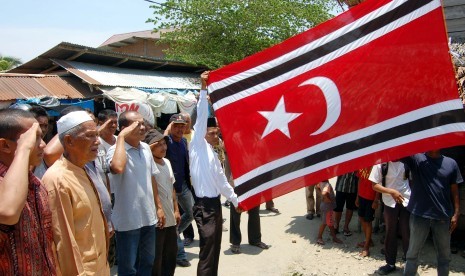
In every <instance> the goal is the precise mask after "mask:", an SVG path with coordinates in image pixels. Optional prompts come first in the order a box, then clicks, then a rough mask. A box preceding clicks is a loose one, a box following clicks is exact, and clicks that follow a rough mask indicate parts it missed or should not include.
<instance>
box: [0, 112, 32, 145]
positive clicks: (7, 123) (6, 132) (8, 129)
mask: <svg viewBox="0 0 465 276" xmlns="http://www.w3.org/2000/svg"><path fill="white" fill-rule="evenodd" d="M0 118H2V119H1V120H0V138H5V139H9V140H13V141H16V140H18V138H19V134H20V133H21V132H23V131H24V129H23V127H22V126H21V120H22V119H34V115H32V113H31V112H29V111H26V110H21V109H2V110H0Z"/></svg>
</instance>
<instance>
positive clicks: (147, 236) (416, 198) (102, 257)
mask: <svg viewBox="0 0 465 276" xmlns="http://www.w3.org/2000/svg"><path fill="white" fill-rule="evenodd" d="M208 75H209V72H204V73H203V74H202V75H201V82H202V88H201V91H200V96H199V99H198V104H197V111H196V116H197V118H196V122H195V125H194V127H193V130H192V129H191V127H190V120H191V118H190V116H189V115H188V114H175V115H173V116H172V117H171V119H170V124H169V126H168V127H167V129H166V130H165V132H164V133H163V134H162V133H161V132H160V131H158V130H157V129H152V127H151V126H149V125H148V124H147V123H146V121H145V120H144V118H143V117H142V115H141V114H139V113H138V112H136V111H127V112H124V113H122V114H120V115H119V116H117V114H116V112H114V111H112V110H103V111H101V112H100V113H99V114H98V116H97V118H95V117H94V116H93V114H92V113H91V112H88V111H85V110H82V109H80V108H77V107H70V108H66V109H65V110H63V111H62V112H61V118H60V119H59V120H58V121H57V126H56V127H57V134H56V135H55V137H53V138H52V139H51V140H50V141H49V143H48V144H47V145H46V144H45V143H44V141H43V137H44V135H45V134H46V133H47V131H48V129H49V127H48V118H47V113H46V112H45V111H44V110H42V109H41V108H38V107H35V108H32V109H30V110H22V109H4V110H0V118H2V119H1V120H0V275H109V274H110V265H112V264H113V263H114V262H115V259H116V260H117V263H118V275H174V273H175V269H176V266H177V265H179V266H190V263H189V261H188V260H187V258H186V253H185V251H184V246H185V245H188V244H189V243H190V242H191V241H192V236H191V235H190V234H189V233H188V231H189V227H190V225H191V222H193V221H195V222H196V224H197V229H198V234H199V240H200V244H199V246H200V252H199V263H198V267H197V274H198V275H217V274H218V264H219V256H220V246H221V239H222V232H223V231H222V230H223V228H222V227H223V216H222V212H221V201H220V196H221V195H223V196H224V197H226V199H227V200H228V202H230V204H232V206H231V213H230V223H231V224H230V228H231V231H230V242H231V244H232V246H231V251H232V253H235V254H238V253H240V244H241V241H242V236H241V232H240V227H239V226H240V217H241V212H242V211H243V210H242V209H241V208H240V207H238V198H237V195H236V194H235V193H234V189H233V187H234V182H233V180H232V177H231V173H230V169H229V162H228V160H227V154H226V153H225V152H224V148H222V146H221V145H222V143H221V141H220V139H219V138H218V136H219V133H218V128H217V126H216V121H215V119H214V118H209V107H208V105H209V103H208V101H209V99H208V95H207V90H206V83H207V80H208ZM118 127H119V133H118V134H117V135H116V132H117V128H118ZM407 172H409V173H410V176H411V177H409V175H407ZM410 178H412V179H413V181H410ZM461 182H463V181H462V177H461V174H460V170H459V168H458V165H457V163H456V162H455V161H454V160H452V159H451V158H448V157H445V156H443V155H441V154H440V153H439V151H438V150H435V151H430V152H427V153H425V154H417V155H414V156H411V157H408V158H404V159H402V160H398V161H395V162H394V161H393V162H388V163H387V164H380V165H376V166H374V167H373V168H369V169H363V170H359V171H357V172H354V173H349V174H346V175H343V176H340V177H339V178H338V181H337V184H336V188H335V190H336V194H335V196H334V192H333V191H332V188H331V187H329V186H328V185H321V189H323V190H324V192H323V197H322V198H323V199H321V201H322V204H323V205H322V210H325V212H328V211H330V212H329V213H325V215H324V216H323V217H324V221H325V223H328V225H329V226H331V229H332V234H333V235H334V237H335V235H336V234H337V233H338V232H339V228H340V227H339V224H340V222H341V217H342V211H343V207H344V205H345V206H346V219H345V224H344V226H343V228H342V231H343V234H344V235H345V236H350V235H351V234H352V233H351V231H350V229H349V223H350V219H351V217H352V214H353V211H354V210H355V209H357V207H358V212H359V217H360V218H361V222H362V228H363V231H364V233H365V240H364V241H363V242H362V243H361V244H360V247H362V248H363V249H362V252H361V254H362V255H363V256H368V255H369V254H370V251H369V249H370V247H371V246H372V244H373V241H372V239H371V233H372V221H373V219H374V217H375V210H376V209H377V207H378V203H379V202H380V199H382V201H383V207H384V221H385V224H386V238H385V242H384V244H385V256H386V265H385V266H383V267H381V268H380V270H379V272H380V273H381V274H388V273H390V272H392V271H394V270H395V269H396V267H395V262H396V253H397V234H398V231H397V228H399V229H400V233H401V236H402V247H403V252H404V254H405V258H406V261H407V262H406V265H405V271H404V274H405V275H415V273H416V270H417V267H418V256H419V254H420V250H421V248H422V246H423V243H424V242H425V240H426V237H427V235H428V233H429V230H430V229H431V230H432V233H433V239H434V242H435V244H436V248H437V255H438V273H439V275H447V273H448V270H449V262H450V233H451V232H453V231H454V229H455V227H456V225H457V220H458V216H459V215H458V214H459V200H458V186H457V184H458V183H461ZM319 187H320V185H319ZM319 190H320V189H319V188H316V189H315V188H314V187H309V188H308V189H307V198H308V199H309V200H310V202H309V204H308V205H307V207H308V215H307V219H313V218H314V216H315V215H316V216H319V214H320V213H319V212H320V210H319V208H318V207H319V204H318V201H320V196H317V206H316V208H314V200H313V192H314V191H317V194H318V192H319ZM381 194H382V196H381V197H380V195H381ZM328 206H332V207H331V208H330V209H331V210H329V209H328ZM334 206H335V208H334ZM267 208H268V209H270V210H276V209H275V208H274V206H273V205H272V202H270V203H269V205H267ZM333 208H334V213H335V219H334V220H332V212H333ZM276 211H277V210H276ZM248 213H249V227H248V242H249V244H251V245H253V246H257V247H259V248H262V249H268V247H269V246H268V245H267V244H265V243H263V242H262V240H261V229H260V217H259V212H258V207H256V208H254V209H251V210H249V212H248ZM323 229H324V228H323ZM186 231H187V232H186ZM183 232H184V236H185V241H184V242H183V240H182V239H181V236H180V235H181V233H183ZM320 232H321V233H322V232H323V231H320ZM321 233H320V237H321ZM334 240H335V241H336V240H338V239H337V238H335V239H334ZM114 254H116V257H114V256H113V255H114Z"/></svg>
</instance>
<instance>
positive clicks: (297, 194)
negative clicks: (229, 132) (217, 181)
mask: <svg viewBox="0 0 465 276" xmlns="http://www.w3.org/2000/svg"><path fill="white" fill-rule="evenodd" d="M332 183H333V184H334V181H332ZM223 200H224V199H223ZM274 202H275V205H276V208H278V209H279V210H280V211H281V214H274V213H270V212H268V211H266V210H264V209H265V207H264V205H262V210H260V217H261V227H262V241H263V242H265V243H267V244H270V245H271V248H270V249H268V250H262V249H259V248H257V247H253V246H250V245H248V243H247V219H248V218H247V214H243V215H242V223H241V229H242V236H243V240H242V244H241V250H242V254H238V255H235V254H232V253H231V250H230V243H229V231H228V232H223V239H222V244H221V255H220V265H219V275H223V276H228V275H231V276H237V275H239V276H254V275H283V276H284V275H285V276H304V275H305V276H307V275H356V276H361V275H377V273H376V270H377V269H378V268H379V267H380V266H382V265H384V264H385V262H384V256H383V255H381V253H380V250H381V248H382V244H381V243H380V239H381V234H375V235H374V236H373V240H374V242H375V247H373V248H372V249H371V256H370V257H367V258H361V257H359V255H358V254H359V252H360V250H359V248H356V244H357V243H358V242H360V241H362V240H363V236H362V234H361V233H358V232H357V228H358V224H357V219H358V217H357V215H356V214H354V217H353V218H352V221H351V224H350V227H351V230H352V231H353V232H354V234H353V235H352V236H350V237H345V236H343V235H342V234H339V235H338V236H339V238H340V239H342V240H343V241H344V244H342V245H339V244H334V243H333V242H332V241H331V240H330V237H329V233H328V232H327V231H325V234H324V236H323V238H324V240H325V242H326V244H325V245H324V246H320V245H317V244H316V237H317V233H318V227H319V225H320V223H321V219H320V218H316V217H315V219H313V220H311V221H310V220H307V219H305V215H306V203H305V191H304V190H303V189H301V190H297V191H294V192H292V193H290V194H287V195H284V196H282V197H279V198H277V199H275V200H274ZM223 217H224V218H226V219H227V220H226V222H225V226H226V227H227V228H228V229H229V209H228V208H226V207H223ZM343 220H344V215H343ZM195 231H196V236H195V242H194V243H193V244H192V245H190V246H188V247H186V251H187V257H188V259H189V261H190V262H191V263H192V266H191V267H187V268H184V267H177V268H176V273H175V275H195V274H196V267H197V262H198V253H199V247H198V235H197V230H196V229H195ZM398 255H399V256H398V262H397V263H396V266H398V267H400V268H403V266H404V263H403V262H402V261H401V259H400V257H401V255H402V254H401V251H400V244H399V254H398ZM420 263H421V266H420V268H419V270H418V272H419V275H437V272H436V268H435V263H436V256H435V253H434V246H433V242H432V241H431V240H428V241H427V244H426V245H425V248H424V249H423V252H422V254H421V256H420ZM450 268H451V269H450V270H451V273H450V275H465V259H464V258H463V257H461V256H460V254H453V255H452V262H451V264H450ZM112 272H113V273H112V275H116V273H114V272H116V269H115V268H113V269H112ZM390 275H402V270H401V269H399V268H398V269H397V271H396V272H395V273H392V274H390Z"/></svg>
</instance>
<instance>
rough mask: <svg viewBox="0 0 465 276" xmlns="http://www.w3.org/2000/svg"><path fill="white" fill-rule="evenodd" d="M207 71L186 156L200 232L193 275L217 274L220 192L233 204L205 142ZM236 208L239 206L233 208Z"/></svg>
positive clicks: (215, 158) (235, 202)
mask: <svg viewBox="0 0 465 276" xmlns="http://www.w3.org/2000/svg"><path fill="white" fill-rule="evenodd" d="M208 74H209V72H204V73H203V74H202V76H201V79H202V90H200V98H199V102H198V103H197V121H196V123H195V125H194V130H195V133H194V136H193V137H192V141H191V143H190V144H189V147H190V150H189V160H190V171H191V177H192V184H193V185H194V191H195V195H196V196H197V201H196V202H195V205H194V219H195V221H196V223H197V228H198V231H199V236H200V253H199V264H198V266H197V275H217V274H218V264H219V260H220V249H221V236H222V233H223V232H222V224H223V215H222V213H221V202H220V193H221V194H223V195H224V196H225V197H226V199H228V200H230V201H231V203H232V204H233V205H234V206H235V207H237V206H238V200H237V195H236V194H235V193H234V190H233V189H232V187H231V186H230V185H229V183H228V181H227V179H226V176H225V175H224V172H223V169H222V167H221V164H220V161H219V159H218V155H217V154H216V153H215V152H214V151H213V148H212V146H211V145H210V144H208V142H207V140H205V137H206V135H207V120H208V99H207V90H206V87H207V79H208ZM237 210H238V211H239V212H240V211H241V210H240V208H237Z"/></svg>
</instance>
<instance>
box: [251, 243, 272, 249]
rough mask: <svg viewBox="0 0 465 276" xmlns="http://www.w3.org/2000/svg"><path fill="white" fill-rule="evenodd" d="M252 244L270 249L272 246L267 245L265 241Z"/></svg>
mask: <svg viewBox="0 0 465 276" xmlns="http://www.w3.org/2000/svg"><path fill="white" fill-rule="evenodd" d="M250 245H252V246H256V247H260V248H261V249H268V248H270V246H269V245H267V244H266V243H264V242H257V243H251V244H250Z"/></svg>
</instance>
